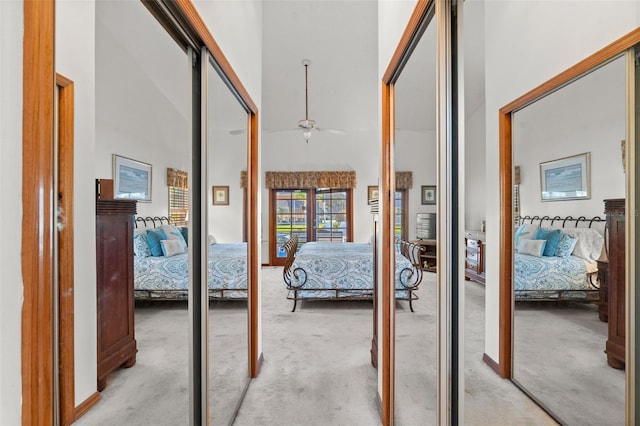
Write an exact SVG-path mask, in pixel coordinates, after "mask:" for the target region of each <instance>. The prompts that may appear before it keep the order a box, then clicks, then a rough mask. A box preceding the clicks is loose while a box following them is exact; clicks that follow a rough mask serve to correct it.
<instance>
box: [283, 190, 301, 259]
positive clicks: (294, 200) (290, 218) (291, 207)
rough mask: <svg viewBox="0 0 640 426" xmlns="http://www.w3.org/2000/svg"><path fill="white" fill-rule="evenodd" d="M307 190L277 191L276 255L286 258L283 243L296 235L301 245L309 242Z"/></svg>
mask: <svg viewBox="0 0 640 426" xmlns="http://www.w3.org/2000/svg"><path fill="white" fill-rule="evenodd" d="M307 232H308V224H307V191H303V190H299V189H294V190H287V189H282V190H277V191H276V244H277V247H276V257H277V258H278V259H285V258H286V257H287V253H286V251H285V250H284V248H283V247H282V245H283V244H284V243H285V242H287V240H289V239H290V238H291V237H293V236H294V235H297V236H298V241H299V245H298V247H300V245H302V244H304V243H305V242H307Z"/></svg>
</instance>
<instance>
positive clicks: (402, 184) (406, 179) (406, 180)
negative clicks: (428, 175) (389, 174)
mask: <svg viewBox="0 0 640 426" xmlns="http://www.w3.org/2000/svg"><path fill="white" fill-rule="evenodd" d="M411 188H413V172H396V189H411Z"/></svg>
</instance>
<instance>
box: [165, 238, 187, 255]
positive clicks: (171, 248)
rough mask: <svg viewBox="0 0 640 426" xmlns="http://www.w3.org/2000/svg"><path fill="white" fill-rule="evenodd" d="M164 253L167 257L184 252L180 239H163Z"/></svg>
mask: <svg viewBox="0 0 640 426" xmlns="http://www.w3.org/2000/svg"><path fill="white" fill-rule="evenodd" d="M160 246H161V247H162V254H163V255H164V256H165V257H171V256H175V255H176V254H182V253H184V246H183V245H182V242H181V241H180V240H161V241H160Z"/></svg>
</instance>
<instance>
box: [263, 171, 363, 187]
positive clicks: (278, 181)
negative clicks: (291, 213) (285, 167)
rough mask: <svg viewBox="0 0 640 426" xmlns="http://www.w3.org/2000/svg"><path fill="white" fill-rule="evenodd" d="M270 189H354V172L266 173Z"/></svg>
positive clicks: (266, 182) (266, 183)
mask: <svg viewBox="0 0 640 426" xmlns="http://www.w3.org/2000/svg"><path fill="white" fill-rule="evenodd" d="M265 185H266V187H267V188H270V189H308V188H355V187H356V172H355V171H349V172H266V178H265Z"/></svg>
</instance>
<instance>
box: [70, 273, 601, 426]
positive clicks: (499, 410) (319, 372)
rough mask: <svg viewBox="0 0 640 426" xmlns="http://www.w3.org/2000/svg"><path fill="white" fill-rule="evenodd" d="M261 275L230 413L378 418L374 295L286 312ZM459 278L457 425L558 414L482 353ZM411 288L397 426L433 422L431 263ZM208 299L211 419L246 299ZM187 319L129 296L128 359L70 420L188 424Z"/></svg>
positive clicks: (401, 331) (268, 418)
mask: <svg viewBox="0 0 640 426" xmlns="http://www.w3.org/2000/svg"><path fill="white" fill-rule="evenodd" d="M261 275H262V276H261V278H262V293H261V299H262V313H261V315H262V324H263V332H262V341H261V344H262V350H263V353H264V363H263V365H262V370H261V372H260V375H259V376H258V378H256V379H254V380H253V381H252V382H251V384H250V386H249V389H248V391H247V392H246V396H245V398H244V400H243V402H242V405H241V406H240V409H239V411H238V413H237V417H236V418H235V423H234V424H235V425H239V426H257V425H269V426H273V425H277V426H280V425H281V426H289V425H291V426H294V425H295V426H297V425H305V426H306V425H309V426H314V425H318V426H320V425H322V426H326V425H350V426H358V425H362V426H369V425H371V426H373V425H378V424H380V421H379V418H380V414H379V409H378V406H377V402H376V398H377V372H376V370H375V369H374V368H373V367H372V366H371V363H370V354H369V349H370V347H371V336H372V309H371V307H372V303H371V302H369V301H338V302H335V301H329V302H327V301H319V302H303V303H299V304H298V308H297V309H296V312H290V311H291V308H292V305H293V303H292V302H291V301H289V300H286V299H285V297H286V290H285V288H284V284H283V283H282V269H281V268H275V267H265V268H262V270H261ZM465 289H466V291H465V296H466V302H465V303H466V306H465V331H464V334H465V345H464V359H465V364H464V371H465V400H464V424H468V425H502V424H509V425H552V424H556V423H555V422H554V421H553V419H552V418H551V417H549V416H548V415H547V414H546V413H545V412H544V411H542V409H540V408H539V407H538V406H537V405H536V404H535V403H534V402H533V401H532V400H531V399H529V398H528V397H527V396H526V395H525V394H524V393H523V392H522V391H520V390H519V389H517V388H516V387H515V386H514V384H513V383H512V382H510V381H508V380H503V379H501V378H500V377H498V376H497V375H496V374H495V372H494V371H493V370H492V369H491V368H490V367H488V366H487V365H486V364H485V363H484V362H483V361H482V356H483V353H484V286H483V285H481V284H478V283H475V282H467V283H466V285H465ZM418 295H419V297H420V299H419V300H418V301H416V302H414V308H415V311H416V312H413V313H412V312H410V311H409V308H408V304H407V303H406V302H399V303H398V305H397V311H396V312H397V316H396V317H397V321H396V322H397V328H396V341H397V356H396V366H397V370H396V419H395V423H396V424H397V425H400V426H402V425H408V426H414V425H415V426H422V425H432V424H436V414H435V413H436V411H435V409H436V368H435V360H436V342H435V336H436V329H435V298H434V295H435V274H430V273H426V274H425V278H424V280H423V282H422V284H421V286H420V290H419V291H418ZM218 305H220V306H212V310H211V311H210V313H211V321H210V324H211V326H210V330H209V332H210V336H211V337H210V338H211V341H212V344H211V353H210V366H211V370H212V373H211V374H212V377H211V382H212V383H213V386H212V389H211V392H210V396H211V399H210V401H211V407H212V409H211V412H212V421H211V424H228V423H229V421H230V418H231V417H230V416H232V415H233V413H234V411H235V409H236V404H237V401H238V397H239V395H241V394H242V390H243V389H244V386H245V383H246V382H245V380H244V376H245V375H246V371H247V366H246V362H244V359H246V356H245V354H246V353H247V352H246V350H247V349H246V327H247V324H246V305H243V304H239V303H231V304H226V302H223V303H222V304H218ZM596 318H597V315H596ZM556 321H558V320H556ZM529 322H531V321H529ZM187 324H188V316H187V309H186V304H184V303H182V304H153V305H141V306H137V307H136V339H137V342H138V348H139V352H138V356H137V363H136V365H135V366H133V367H132V368H129V369H120V370H117V371H115V372H114V373H112V374H111V375H110V376H109V377H108V380H107V388H106V389H105V390H104V391H103V392H102V393H101V399H100V401H99V402H98V404H97V405H96V406H94V407H93V408H92V409H91V410H90V411H89V412H88V413H87V414H85V415H84V416H83V417H82V418H81V419H80V420H79V421H78V422H77V424H79V425H124V424H126V425H134V426H135V425H185V424H188V407H189V391H188V371H189V367H188V352H187V350H188V349H187V348H188V344H187V342H188V327H187ZM216 342H217V343H216ZM577 386H579V387H580V386H582V385H577ZM599 395H600V393H599V392H594V397H596V398H597V397H598V396H599ZM569 424H572V423H569ZM573 424H585V423H573Z"/></svg>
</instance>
